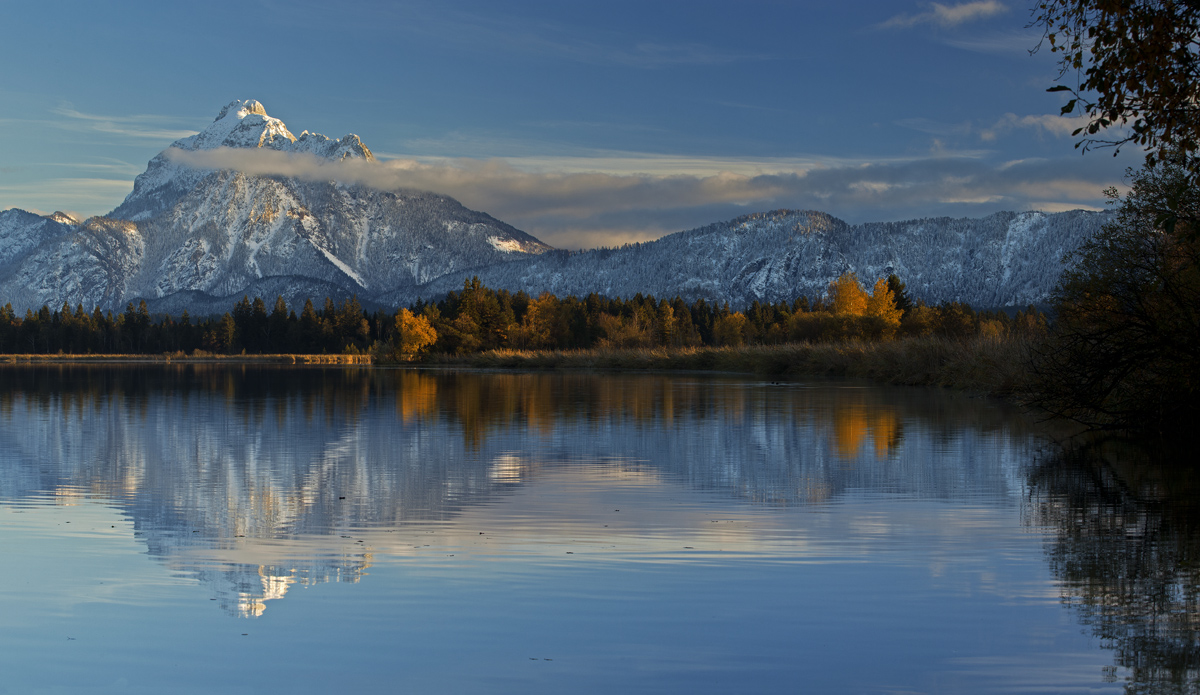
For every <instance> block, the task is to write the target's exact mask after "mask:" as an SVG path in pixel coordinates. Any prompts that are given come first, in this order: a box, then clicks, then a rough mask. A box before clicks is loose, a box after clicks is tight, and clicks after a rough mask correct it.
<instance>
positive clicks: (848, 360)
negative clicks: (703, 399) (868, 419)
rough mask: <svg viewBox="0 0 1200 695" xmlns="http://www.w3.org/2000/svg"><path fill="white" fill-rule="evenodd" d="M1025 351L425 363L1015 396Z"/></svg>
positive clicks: (741, 351)
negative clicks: (734, 376) (802, 379)
mask: <svg viewBox="0 0 1200 695" xmlns="http://www.w3.org/2000/svg"><path fill="white" fill-rule="evenodd" d="M1030 350H1031V344H1030V342H1029V341H1028V340H1026V339H1023V338H1018V337H1006V338H993V337H973V338H967V339H951V338H939V337H924V338H903V339H899V340H890V341H878V342H865V341H857V340H850V341H842V342H830V343H793V344H787V345H756V346H745V347H696V348H637V349H592V350H566V351H562V350H555V351H550V350H547V351H521V350H493V351H489V352H483V353H479V354H475V355H465V356H460V357H451V356H445V355H434V356H431V357H429V358H427V360H426V364H436V365H442V366H461V367H471V368H482V369H597V370H634V371H637V370H654V371H659V370H662V371H676V370H686V371H718V372H736V373H745V374H762V375H767V376H845V377H858V378H865V379H872V380H875V381H881V382H887V383H892V384H906V385H926V386H946V387H952V388H958V389H965V390H971V391H980V392H986V393H991V394H996V395H1006V396H1010V395H1015V394H1018V393H1020V392H1022V391H1024V390H1025V388H1026V387H1027V384H1028V378H1029V377H1028V367H1027V365H1028V363H1029V356H1030Z"/></svg>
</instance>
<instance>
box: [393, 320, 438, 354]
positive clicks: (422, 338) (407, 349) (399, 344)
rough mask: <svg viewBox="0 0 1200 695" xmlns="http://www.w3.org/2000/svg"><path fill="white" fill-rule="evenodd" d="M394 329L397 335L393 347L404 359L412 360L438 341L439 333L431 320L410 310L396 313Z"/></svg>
mask: <svg viewBox="0 0 1200 695" xmlns="http://www.w3.org/2000/svg"><path fill="white" fill-rule="evenodd" d="M394 328H395V331H396V334H395V338H394V339H393V341H392V345H393V346H394V348H395V352H396V353H398V357H400V358H402V359H411V358H412V357H413V356H415V355H417V354H420V352H421V351H422V350H424V349H425V348H427V347H429V346H430V345H433V344H434V342H436V341H437V331H436V330H434V328H433V326H432V325H431V324H430V323H429V319H427V318H425V317H424V316H422V315H419V314H414V313H412V312H411V311H409V310H408V309H401V310H400V311H398V312H396V319H395V325H394Z"/></svg>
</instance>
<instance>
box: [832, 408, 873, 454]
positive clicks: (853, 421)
mask: <svg viewBox="0 0 1200 695" xmlns="http://www.w3.org/2000/svg"><path fill="white" fill-rule="evenodd" d="M866 436H867V412H866V409H865V408H864V407H863V406H862V404H853V405H843V406H839V407H836V408H834V410H833V444H834V448H835V449H837V453H838V456H841V457H842V458H854V456H856V455H857V454H858V450H859V448H860V447H861V446H862V442H863V439H865V438H866Z"/></svg>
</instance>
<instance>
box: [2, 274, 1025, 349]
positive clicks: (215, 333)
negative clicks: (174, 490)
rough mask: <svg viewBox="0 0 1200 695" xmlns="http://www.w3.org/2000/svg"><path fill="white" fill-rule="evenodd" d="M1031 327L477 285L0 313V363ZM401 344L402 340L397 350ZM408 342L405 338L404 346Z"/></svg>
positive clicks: (876, 300)
mask: <svg viewBox="0 0 1200 695" xmlns="http://www.w3.org/2000/svg"><path fill="white" fill-rule="evenodd" d="M1045 323H1046V320H1045V317H1044V316H1043V315H1042V314H1040V313H1038V312H1037V311H1036V310H1035V309H1033V308H1032V307H1030V308H1029V309H1028V311H1021V312H1017V314H1016V315H1015V316H1009V315H1008V314H1007V313H1005V312H976V311H974V310H973V309H972V308H971V307H970V306H968V305H966V304H961V303H957V302H951V303H947V304H942V305H940V306H936V307H930V306H926V305H924V304H923V303H921V302H915V303H914V302H911V301H910V300H909V298H908V296H907V294H906V292H905V288H904V284H903V283H901V282H900V281H899V280H898V279H897V278H896V277H895V276H892V277H890V278H888V279H887V280H882V279H881V280H879V281H878V282H877V283H876V284H875V287H874V291H873V292H871V293H868V292H867V291H866V290H864V289H863V288H862V286H861V285H860V284H859V283H858V280H857V278H855V277H854V276H853V275H845V276H843V277H841V278H839V279H838V280H837V281H836V282H834V283H832V284H831V285H830V291H829V294H828V295H826V296H825V297H822V298H819V299H817V300H814V301H811V302H810V301H809V299H808V298H807V297H800V298H798V299H796V300H795V301H794V302H791V303H787V302H780V303H777V304H771V303H765V304H764V303H760V302H754V303H753V304H752V305H751V306H750V307H749V308H747V309H746V310H745V311H734V310H732V309H730V307H729V306H728V305H727V304H726V305H722V306H716V305H713V304H709V303H707V302H705V301H704V300H703V299H701V300H697V301H695V302H693V303H692V304H688V303H686V302H685V301H684V300H683V299H681V298H679V297H675V298H674V299H656V298H655V297H653V296H643V295H641V294H638V295H635V296H634V297H632V298H629V299H619V298H618V299H611V298H607V297H602V296H600V295H599V294H596V293H592V294H589V295H588V296H587V297H584V298H579V297H575V296H568V297H566V298H562V299H560V298H558V297H556V296H554V295H552V294H549V293H543V294H542V295H540V296H538V297H531V296H530V295H528V294H526V293H525V292H516V293H510V292H508V291H507V290H493V289H491V288H488V287H485V286H484V285H483V284H482V283H480V281H479V280H478V278H473V279H471V280H467V281H465V282H464V283H463V288H462V290H461V291H455V292H451V293H449V294H448V295H447V296H446V297H445V298H444V299H442V300H441V301H439V302H436V303H433V302H424V301H418V302H417V303H416V304H415V305H414V306H412V307H409V308H407V309H400V310H397V311H396V312H394V313H389V312H385V311H375V312H367V311H364V310H363V308H362V306H361V305H360V304H359V302H358V300H357V299H350V300H346V301H344V302H342V304H341V305H335V303H334V302H333V301H332V300H330V299H328V298H327V299H325V302H324V305H323V307H322V308H321V309H317V308H316V307H315V306H314V305H313V303H312V301H311V300H309V301H306V302H305V304H304V306H303V308H301V310H300V314H299V315H298V316H297V314H296V311H295V309H292V308H289V307H288V306H287V304H286V303H285V302H284V300H283V298H282V297H280V298H278V299H276V301H275V303H274V306H273V307H272V308H271V309H270V310H268V308H267V305H266V303H265V302H264V301H263V300H262V299H261V298H255V299H253V300H251V299H250V298H249V297H243V298H242V299H241V301H239V302H238V303H237V304H236V305H235V306H234V307H233V310H232V311H230V312H228V313H226V314H224V315H223V316H221V317H219V318H205V319H201V320H198V321H193V320H192V319H191V318H190V317H189V315H188V313H187V312H186V311H185V312H184V313H183V314H182V315H181V316H179V317H178V318H175V317H172V316H169V315H153V316H152V315H151V314H150V312H149V311H148V309H147V307H146V303H145V302H141V303H140V304H139V305H138V306H137V307H134V305H133V304H132V303H130V304H129V305H128V306H127V308H126V310H125V311H124V313H120V314H113V313H112V312H109V313H104V312H101V311H100V310H99V309H95V310H93V311H92V312H91V313H88V312H86V311H85V310H84V308H83V307H82V306H81V305H80V306H76V307H75V308H74V309H72V308H71V307H70V306H69V305H65V304H64V305H63V307H62V308H61V309H58V310H51V309H50V308H49V307H45V306H43V307H42V308H41V309H40V310H39V311H37V312H33V311H27V312H26V314H25V316H24V317H23V318H21V317H18V316H16V315H15V314H14V312H13V310H12V307H11V305H8V306H5V307H3V308H0V352H2V353H6V354H57V353H63V354H77V355H86V354H147V355H149V354H163V353H168V354H169V353H187V354H196V353H197V351H201V353H203V352H208V353H214V354H241V353H245V354H279V353H293V354H322V353H324V354H334V353H339V354H345V353H350V354H361V353H366V352H370V351H373V352H376V354H392V355H395V354H397V353H401V354H404V355H406V356H412V355H414V354H418V353H420V352H425V351H432V352H435V353H441V354H455V355H463V354H471V353H476V352H481V351H486V350H496V349H516V350H546V349H566V350H569V349H585V348H649V347H700V346H740V345H772V344H783V343H789V342H800V341H812V342H817V341H828V340H843V339H864V340H881V339H889V338H893V337H897V336H927V335H938V336H945V337H968V336H974V335H985V336H993V337H1003V336H1005V335H1008V334H1010V333H1036V332H1040V331H1041V330H1043V328H1044V326H1045ZM406 336H407V338H406ZM414 336H415V337H414Z"/></svg>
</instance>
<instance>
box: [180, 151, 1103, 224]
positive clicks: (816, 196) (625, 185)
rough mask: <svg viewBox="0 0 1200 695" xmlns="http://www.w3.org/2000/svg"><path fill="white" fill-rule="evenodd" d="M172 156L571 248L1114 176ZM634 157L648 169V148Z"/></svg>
mask: <svg viewBox="0 0 1200 695" xmlns="http://www.w3.org/2000/svg"><path fill="white" fill-rule="evenodd" d="M170 156H171V157H172V158H173V159H174V160H175V161H177V162H180V163H183V164H187V165H190V166H196V167H200V168H205V169H236V170H240V171H243V172H246V173H248V174H258V175H279V176H293V177H297V178H300V179H303V180H309V181H340V182H343V183H347V184H360V185H365V186H370V187H374V188H379V189H384V190H393V189H400V188H407V189H419V190H428V191H434V192H437V193H442V194H445V195H449V196H452V197H454V198H456V199H458V200H459V201H461V202H462V203H463V204H464V205H467V206H468V207H471V208H474V209H477V210H483V211H486V212H488V213H489V214H492V215H494V216H496V217H498V218H499V219H502V220H504V221H506V222H509V223H511V224H513V225H515V226H517V227H519V228H521V229H524V230H525V231H528V232H530V233H531V234H534V235H535V236H538V237H540V238H542V239H543V240H545V241H547V242H548V243H551V244H552V245H555V246H560V247H567V248H587V247H594V246H612V245H619V244H620V243H623V242H625V241H642V240H647V239H652V238H657V237H658V236H660V235H661V234H663V233H667V232H671V231H678V230H681V229H687V228H690V227H694V226H699V225H702V224H706V223H709V222H713V221H717V220H720V219H728V218H730V217H734V216H736V215H738V214H743V213H745V212H750V211H759V210H769V209H775V208H781V207H788V208H798V209H815V210H822V211H825V212H829V213H831V214H834V215H837V216H840V217H844V218H846V219H847V220H848V221H851V222H862V221H871V220H888V219H902V218H905V217H922V216H928V215H946V214H951V215H983V214H989V213H991V212H995V211H998V210H1027V209H1033V208H1035V207H1038V206H1041V207H1045V206H1053V207H1054V209H1071V208H1080V207H1082V208H1095V207H1097V206H1099V205H1102V204H1103V200H1104V198H1103V194H1102V190H1103V189H1104V187H1105V186H1108V185H1112V184H1113V183H1116V182H1118V181H1119V180H1120V168H1119V167H1117V166H1114V165H1113V163H1112V158H1089V159H1088V161H1087V162H1086V163H1084V162H1083V161H1082V160H1083V158H1079V157H1077V158H1070V159H1056V160H1023V161H1022V160H1018V161H1012V162H1006V163H1002V164H995V163H989V162H987V161H984V160H983V159H980V158H972V157H961V156H959V157H929V158H924V159H911V160H905V161H889V162H876V163H866V164H864V163H852V164H845V163H837V164H832V165H831V164H820V163H812V162H805V163H804V164H802V165H801V166H795V167H793V168H790V169H788V168H785V167H780V166H771V167H767V166H763V163H762V162H759V163H758V166H759V167H760V168H761V169H760V170H759V171H753V170H752V167H750V165H749V163H746V162H743V163H741V164H740V167H741V168H742V170H741V171H729V170H719V164H720V161H721V160H719V159H713V160H704V159H699V160H697V161H704V162H706V164H705V166H706V167H712V169H710V170H708V171H704V172H697V173H691V174H688V173H681V172H679V171H678V169H677V168H676V167H678V166H679V165H680V164H681V162H682V161H687V158H680V160H681V161H680V162H675V163H674V164H672V165H659V166H657V168H658V173H646V172H645V171H643V172H640V173H609V172H602V171H579V172H566V171H561V170H559V171H528V170H522V169H520V168H518V167H516V166H514V165H513V164H512V163H510V162H506V161H501V160H465V159H459V160H441V161H436V162H430V161H424V162H423V161H416V160H412V159H397V160H391V161H385V162H375V163H371V162H364V161H361V160H346V161H341V162H332V161H329V160H322V159H318V158H315V157H311V156H307V155H290V154H286V153H281V152H275V151H272V150H260V149H218V150H208V151H197V152H184V151H180V150H171V151H170ZM641 162H642V164H644V165H645V166H646V168H647V169H649V168H655V164H654V162H653V159H652V158H651V157H650V156H646V158H645V159H644V160H641ZM780 163H781V162H780V161H775V162H773V164H775V165H779V164H780ZM580 164H581V163H580ZM619 164H620V166H621V167H628V166H630V162H628V161H622V162H620V163H619ZM680 168H682V167H680ZM693 171H695V170H693Z"/></svg>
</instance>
